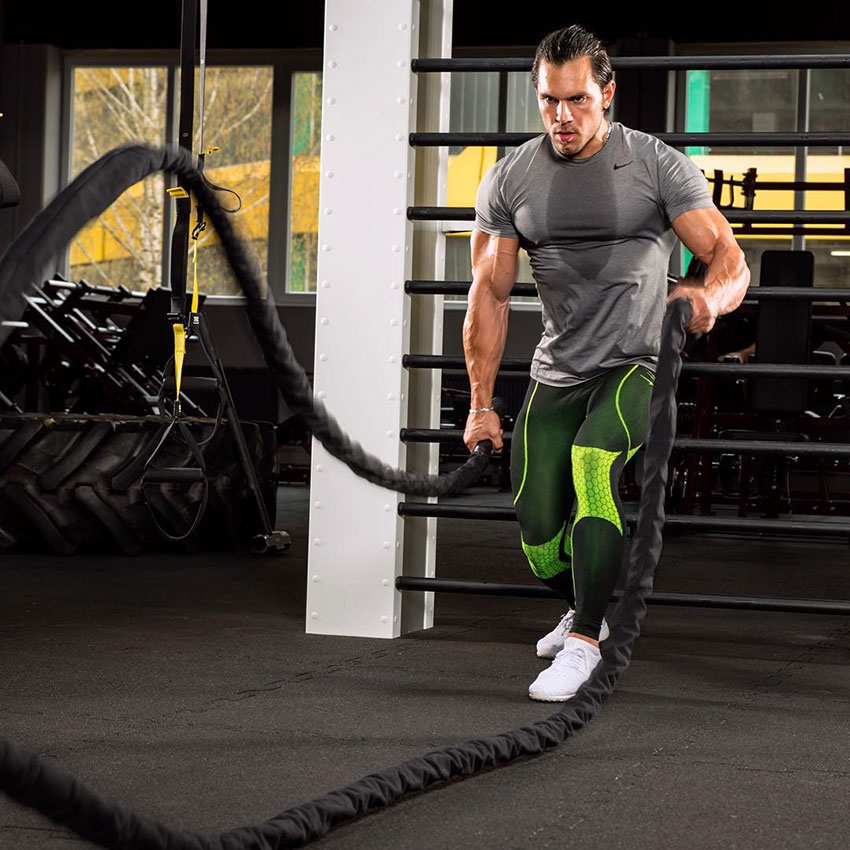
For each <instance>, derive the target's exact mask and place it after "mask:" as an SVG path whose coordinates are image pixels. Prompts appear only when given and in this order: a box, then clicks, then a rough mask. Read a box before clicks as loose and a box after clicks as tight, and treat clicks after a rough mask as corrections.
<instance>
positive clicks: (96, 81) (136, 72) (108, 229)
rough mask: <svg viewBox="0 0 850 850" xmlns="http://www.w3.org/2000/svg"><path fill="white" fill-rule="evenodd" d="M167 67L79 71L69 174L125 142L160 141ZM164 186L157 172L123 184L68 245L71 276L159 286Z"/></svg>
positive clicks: (110, 283)
mask: <svg viewBox="0 0 850 850" xmlns="http://www.w3.org/2000/svg"><path fill="white" fill-rule="evenodd" d="M167 91H168V75H167V69H166V68H155V67H150V68H122V67H117V68H76V69H74V73H73V81H72V92H73V123H72V131H71V140H72V141H71V176H72V177H75V176H76V175H77V174H79V173H80V172H81V171H82V170H83V169H84V168H85V167H86V166H87V165H89V164H90V163H92V162H94V161H95V160H97V159H99V158H100V157H101V156H103V154H105V153H106V152H107V151H109V150H111V149H112V148H114V147H117V146H118V145H120V144H122V143H125V142H131V141H134V142H138V141H144V142H148V143H149V144H153V145H161V144H164V143H165V141H166V126H167V122H168V98H167ZM165 197H166V196H165V183H164V180H163V176H162V175H161V174H156V175H153V176H152V177H150V178H148V179H147V180H145V181H143V182H142V183H139V184H137V185H135V186H132V187H131V188H130V189H128V190H127V191H126V192H125V193H124V194H123V195H122V196H121V197H120V198H119V199H118V200H117V201H116V202H115V203H114V204H113V205H112V206H111V207H110V208H109V209H108V210H107V211H106V212H105V213H104V214H103V215H101V216H99V217H98V218H97V219H95V220H94V221H92V222H90V223H89V224H88V225H87V226H86V227H85V228H84V229H83V230H81V231H80V232H79V233H78V234H77V236H76V238H75V239H74V240H73V242H72V244H71V251H70V259H69V262H70V274H71V277H72V278H73V279H75V280H76V279H81V278H82V279H85V280H87V281H88V282H89V283H93V284H106V285H108V286H117V285H119V284H124V285H125V286H127V287H128V288H130V289H148V288H149V287H151V286H158V285H159V283H160V277H161V273H162V246H163V215H164V210H165V201H164V199H165Z"/></svg>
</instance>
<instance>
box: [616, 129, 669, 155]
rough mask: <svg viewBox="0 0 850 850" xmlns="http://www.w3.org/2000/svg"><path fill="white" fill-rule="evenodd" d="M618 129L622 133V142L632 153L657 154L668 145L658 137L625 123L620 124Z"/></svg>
mask: <svg viewBox="0 0 850 850" xmlns="http://www.w3.org/2000/svg"><path fill="white" fill-rule="evenodd" d="M620 130H621V132H622V134H623V144H624V145H625V146H626V147H627V148H629V150H631V152H632V153H634V154H637V155H641V154H643V155H646V156H657V155H658V154H659V152H660V151H661V150H662V149H663V148H667V147H668V146H667V145H665V144H664V142H662V141H661V139H659V138H658V137H656V136H653V135H652V134H650V133H644V132H643V131H642V130H633V129H632V128H631V127H626V125H625V124H620ZM669 149H670V150H672V148H669Z"/></svg>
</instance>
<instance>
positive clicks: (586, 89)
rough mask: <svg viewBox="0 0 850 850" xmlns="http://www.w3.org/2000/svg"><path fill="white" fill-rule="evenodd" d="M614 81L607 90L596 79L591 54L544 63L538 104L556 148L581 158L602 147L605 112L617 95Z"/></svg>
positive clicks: (568, 154)
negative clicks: (559, 62) (563, 60)
mask: <svg viewBox="0 0 850 850" xmlns="http://www.w3.org/2000/svg"><path fill="white" fill-rule="evenodd" d="M614 87H615V86H614V81H613V80H611V81H610V82H609V83H608V85H607V86H605V90H604V91H603V90H602V89H600V88H599V85H598V83H597V82H596V81H595V80H594V79H593V69H592V66H591V64H590V57H589V56H580V57H579V58H578V59H573V60H572V61H571V62H565V63H564V64H563V65H550V64H549V63H548V62H541V63H540V68H539V70H538V74H537V106H538V108H539V109H540V115H541V116H542V117H543V123H544V125H545V126H546V131H547V132H548V133H549V137H550V138H551V139H552V144H553V145H554V146H555V149H556V150H557V151H559V152H560V153H562V154H563V155H564V156H573V157H576V158H578V159H581V158H583V157H587V156H592V155H593V154H594V153H596V151H597V150H599V148H600V147H601V143H602V139H601V138H599V137H598V134H599V133H600V132H601V130H602V128H603V127H604V123H603V121H602V119H603V113H604V110H605V108H606V107H607V106H608V104H610V102H611V98H612V97H613V96H614Z"/></svg>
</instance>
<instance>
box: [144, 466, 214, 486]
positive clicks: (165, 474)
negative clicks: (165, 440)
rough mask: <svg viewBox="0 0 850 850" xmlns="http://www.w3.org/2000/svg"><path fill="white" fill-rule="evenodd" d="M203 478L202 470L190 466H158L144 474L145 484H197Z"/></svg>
mask: <svg viewBox="0 0 850 850" xmlns="http://www.w3.org/2000/svg"><path fill="white" fill-rule="evenodd" d="M203 480H204V470H203V469H197V468H192V467H179V468H173V467H172V468H169V467H167V466H166V467H159V468H158V469H149V470H148V471H147V472H146V473H145V474H144V479H143V481H144V483H146V484H197V483H200V482H202V481H203Z"/></svg>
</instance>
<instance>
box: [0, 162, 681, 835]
mask: <svg viewBox="0 0 850 850" xmlns="http://www.w3.org/2000/svg"><path fill="white" fill-rule="evenodd" d="M194 165H195V163H194V159H193V158H192V157H191V156H190V155H189V154H188V153H187V152H186V151H183V150H179V149H176V150H175V149H164V148H152V147H147V146H144V145H129V146H125V147H123V148H118V149H116V150H114V151H111V152H110V153H108V154H106V155H105V156H104V157H103V158H102V159H100V160H98V161H97V162H96V163H94V164H93V165H91V166H89V167H88V168H87V169H86V170H85V171H83V172H82V173H81V174H80V175H79V176H78V177H77V178H76V179H75V180H74V181H73V182H72V183H71V184H70V185H69V186H68V187H67V188H66V189H64V190H63V191H62V192H60V193H59V195H57V197H56V198H55V199H54V200H53V201H52V202H51V203H50V204H49V205H48V206H47V207H46V208H45V209H44V210H43V211H42V212H41V213H39V214H38V215H37V216H36V217H35V218H34V219H33V221H32V222H31V223H30V224H29V225H28V226H27V228H26V229H25V230H24V231H23V233H22V234H21V235H20V236H19V237H18V239H17V240H16V241H15V242H14V243H13V244H12V245H11V246H10V247H9V249H8V250H7V251H6V252H5V254H4V255H3V257H2V258H0V321H9V320H11V321H14V320H15V319H17V318H18V317H19V316H20V315H21V312H22V309H23V301H22V293H23V292H24V291H25V290H26V289H27V288H28V287H29V286H30V285H31V284H32V282H33V281H34V280H36V279H38V277H39V275H40V271H41V269H42V267H43V266H44V264H45V263H46V262H48V260H49V259H50V258H51V256H53V255H54V253H55V252H56V251H57V250H59V249H60V248H61V247H62V246H64V245H65V244H67V242H68V241H69V240H70V239H71V237H72V236H73V235H74V234H75V233H76V232H77V231H78V230H79V229H80V228H81V227H82V226H83V225H84V224H85V223H86V222H87V221H88V220H90V219H91V218H93V217H94V216H96V215H98V214H99V213H100V212H102V211H103V210H104V209H105V208H106V207H108V206H109V205H110V204H111V203H112V202H113V201H114V200H115V199H116V198H117V197H118V196H119V195H120V194H121V193H122V192H123V191H124V190H125V189H127V188H128V187H129V186H131V185H133V184H134V183H136V182H138V181H139V180H141V179H143V178H144V177H146V176H147V175H149V174H152V173H154V172H157V171H168V172H172V173H175V174H177V175H178V176H179V177H180V179H181V181H183V182H184V184H185V185H187V186H188V187H189V188H191V190H192V191H193V192H194V193H195V194H196V196H197V197H198V199H199V200H200V202H201V203H202V205H203V206H204V208H205V209H206V211H207V214H208V216H209V218H210V220H211V222H212V224H213V226H214V227H215V228H216V231H217V232H218V234H219V237H220V239H221V242H222V244H223V246H224V250H225V253H226V255H227V258H228V261H229V263H230V265H231V267H232V268H233V271H234V273H235V275H236V277H237V280H238V281H239V284H240V286H241V287H242V289H243V291H244V293H245V298H246V309H247V312H248V317H249V320H250V322H251V325H252V328H253V330H254V332H255V334H256V335H257V338H258V341H259V343H260V345H261V347H262V349H263V353H264V355H265V357H266V360H267V362H268V365H269V368H270V369H271V371H272V373H273V374H274V376H275V380H276V382H277V384H278V386H279V387H280V389H281V392H282V394H283V396H284V399H285V400H286V402H287V404H289V405H290V407H291V408H292V409H293V410H295V411H297V412H298V413H299V415H301V416H302V418H303V419H304V420H305V422H307V424H308V425H309V426H310V428H311V429H312V430H313V433H314V434H315V436H316V437H317V438H318V439H319V440H320V441H322V443H323V444H324V445H325V447H326V448H327V449H328V450H329V451H331V452H332V453H333V454H334V456H336V457H338V458H339V459H340V460H342V461H343V462H344V463H346V464H347V465H348V466H349V467H350V468H351V469H352V470H353V471H355V472H356V473H357V474H358V475H361V476H362V477H364V478H367V479H368V480H370V481H372V482H374V483H376V484H379V485H380V486H384V487H390V488H392V489H403V490H404V491H405V492H415V493H419V494H427V495H443V494H445V493H446V492H450V491H453V490H454V489H457V488H459V487H461V486H464V485H465V484H468V483H470V482H471V481H473V480H474V479H475V477H477V476H478V474H479V473H480V472H481V471H482V469H483V466H484V465H485V464H486V462H487V457H486V454H481V455H478V456H475V455H473V457H472V458H471V459H470V461H469V462H467V463H466V464H465V465H464V466H463V467H461V470H462V472H461V474H457V473H453V474H452V475H450V476H424V475H410V474H408V473H405V472H402V471H401V470H393V469H391V468H389V467H386V466H385V465H384V464H383V463H381V462H380V461H378V460H377V459H376V458H373V457H372V456H370V455H368V454H366V452H364V450H363V449H362V448H361V447H360V446H359V445H358V444H356V443H354V442H353V441H352V440H351V439H350V438H349V437H348V436H347V435H346V434H345V433H344V432H343V431H342V429H341V428H340V426H339V425H338V424H337V423H336V422H335V420H333V418H332V417H331V416H330V415H329V414H328V413H327V411H326V410H325V409H324V406H323V405H321V404H320V403H319V402H317V401H315V400H314V399H313V396H312V390H311V388H310V385H309V382H308V380H307V376H306V374H305V373H304V370H303V368H302V367H301V366H300V365H299V364H298V362H297V361H296V360H295V357H294V355H293V352H292V349H291V347H290V346H289V343H288V341H287V338H286V332H285V330H284V328H283V326H282V325H281V324H280V319H279V317H278V315H277V311H276V309H275V305H274V301H273V299H272V296H271V293H270V291H269V289H268V286H267V284H266V283H265V281H263V279H262V276H261V274H260V272H259V267H258V265H257V263H256V260H255V259H254V258H253V256H252V255H251V254H250V253H249V251H248V250H247V248H246V246H245V245H244V244H243V243H242V241H241V240H240V239H239V237H238V236H237V235H236V233H235V230H234V228H233V225H232V223H231V221H230V219H229V218H228V216H227V213H226V212H225V211H224V210H223V209H222V207H221V205H220V204H219V203H218V200H217V198H216V195H215V193H214V191H213V190H212V189H211V188H210V187H209V186H208V185H207V184H206V183H205V182H204V180H203V178H202V177H201V175H200V174H199V173H198V171H197V170H196V169H195V167H194ZM691 315H692V309H691V304H690V302H689V301H687V300H686V299H678V300H676V301H675V302H673V304H671V305H670V306H669V307H668V310H667V313H666V315H665V318H664V325H663V328H662V348H661V352H660V355H659V361H658V368H657V374H656V382H655V386H654V388H653V391H652V400H651V405H650V434H649V437H648V439H647V442H646V463H645V468H646V472H645V476H644V486H643V491H642V495H641V504H640V512H639V515H638V518H637V529H636V533H635V536H634V540H633V543H632V547H631V551H630V555H629V571H628V578H627V583H626V587H625V590H624V593H623V597H622V600H621V602H620V604H619V606H618V608H617V611H616V613H615V616H614V618H613V626H612V631H611V637H610V639H609V640H608V641H607V642H606V647H605V651H604V653H603V658H602V661H601V663H600V664H599V665H598V666H597V668H596V669H595V671H594V673H593V674H592V676H591V677H590V679H589V680H588V681H587V682H586V683H585V684H584V685H583V686H582V688H581V689H580V691H579V692H578V694H577V695H576V696H575V697H574V698H573V699H572V700H570V701H569V702H567V703H565V705H564V707H563V708H562V709H560V710H559V711H557V712H556V713H554V714H552V715H551V716H550V717H548V718H546V719H544V720H540V721H537V722H535V723H532V724H530V725H528V726H523V727H521V728H519V729H515V730H512V731H509V732H505V733H503V734H501V735H497V736H495V737H491V738H482V739H477V740H473V741H467V742H465V743H462V744H459V745H457V746H453V747H448V748H445V749H441V750H435V751H433V752H430V753H428V754H426V755H424V756H422V757H420V758H416V759H411V760H409V761H407V762H404V763H403V764H401V765H398V766H397V767H393V768H388V769H386V770H382V771H380V772H377V773H373V774H370V775H369V776H367V777H365V778H363V779H361V780H359V781H357V782H355V783H353V784H352V785H349V786H347V787H345V788H341V789H339V790H336V791H333V792H331V793H330V794H327V795H325V796H324V797H320V798H318V799H316V800H313V801H311V802H308V803H305V804H303V805H300V806H296V807H294V808H291V809H288V810H286V811H285V812H282V813H281V814H279V815H277V816H276V817H274V818H271V819H270V820H268V821H265V822H264V823H261V824H259V825H256V826H248V827H240V828H237V829H233V830H229V831H227V832H224V833H221V834H220V835H215V836H204V835H200V834H196V833H191V832H181V831H177V830H174V829H172V828H170V827H168V826H166V825H164V824H161V823H158V822H156V821H153V820H151V819H147V818H144V817H142V816H141V815H138V814H136V813H135V812H133V811H131V810H130V809H128V808H126V807H124V806H121V805H119V804H117V803H115V802H112V801H110V800H106V799H104V798H103V797H101V796H99V795H98V794H97V793H95V792H94V791H92V790H90V789H89V788H87V787H86V786H85V785H83V784H82V783H81V782H79V781H78V780H76V779H74V778H73V777H72V776H70V775H69V774H68V773H66V772H65V771H63V770H61V769H59V768H58V767H56V766H54V765H52V764H49V763H48V762H46V761H43V760H41V759H39V758H37V757H35V756H33V755H32V754H30V753H27V752H25V751H23V750H21V749H20V748H18V747H17V746H15V745H14V744H12V743H11V742H10V741H7V740H5V739H0V788H2V790H3V791H4V793H6V794H7V795H8V796H9V797H11V798H12V799H14V800H16V801H17V802H18V803H21V804H23V805H26V806H29V807H31V808H34V809H36V810H38V811H39V812H41V813H42V814H44V815H45V816H46V817H48V818H50V819H51V820H53V821H54V822H56V823H58V824H62V825H64V826H67V827H68V828H70V829H72V830H73V831H74V832H76V833H77V834H78V835H80V836H81V837H83V838H85V839H87V840H89V841H92V842H94V843H95V844H99V845H101V846H103V847H108V848H123V850H127V848H134V850H237V848H238V850H278V848H288V847H300V846H303V845H304V844H306V843H308V842H309V841H312V840H314V839H316V838H319V837H321V836H322V835H324V834H326V833H327V832H328V831H329V830H330V829H331V828H332V827H334V826H336V825H338V824H341V823H345V822H347V821H350V820H353V819H354V818H357V817H360V816H362V815H365V814H368V813H370V812H374V811H377V810H378V809H381V808H383V807H385V806H387V805H389V804H390V803H393V802H395V801H397V800H399V799H401V798H402V797H405V796H409V795H411V794H414V793H419V792H422V791H425V790H427V789H429V788H433V787H434V786H436V785H438V784H440V783H443V782H446V781H448V780H450V779H460V778H466V777H470V776H474V775H476V774H477V773H480V772H481V771H483V770H485V769H488V768H493V767H501V766H504V765H507V764H510V763H511V762H513V761H515V760H516V759H518V758H521V757H528V756H533V755H538V754H540V753H543V752H545V751H546V750H547V749H550V748H552V747H555V746H557V745H558V744H560V743H561V742H562V741H564V740H565V739H566V738H568V737H570V736H571V735H572V734H574V733H575V732H577V731H578V730H579V729H581V728H582V727H583V726H584V725H585V724H586V723H587V722H588V721H589V720H590V719H591V718H592V717H593V716H594V715H595V714H596V712H597V711H598V710H599V707H600V706H601V704H602V703H603V702H604V701H605V699H606V698H607V697H608V696H609V695H610V694H611V692H612V690H613V687H614V684H615V682H616V681H617V679H618V678H619V676H620V675H621V674H622V673H623V672H624V671H625V670H626V669H627V667H628V666H629V662H630V659H631V654H632V649H633V646H634V642H635V640H636V638H637V637H638V635H639V634H640V628H641V624H642V622H643V619H644V617H645V615H646V599H647V597H648V596H649V595H650V593H651V591H652V584H653V575H654V570H655V566H656V564H657V563H658V558H659V556H660V553H661V546H662V533H661V532H662V526H663V524H664V499H665V490H666V483H667V475H668V460H669V457H670V452H671V449H672V446H673V440H674V437H675V432H676V399H675V393H676V386H677V383H678V377H679V373H680V371H681V366H682V362H681V357H680V352H681V350H682V348H683V347H684V344H685V338H686V331H685V328H686V326H687V324H688V322H689V321H690V318H691ZM2 334H3V328H2V325H0V341H2Z"/></svg>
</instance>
